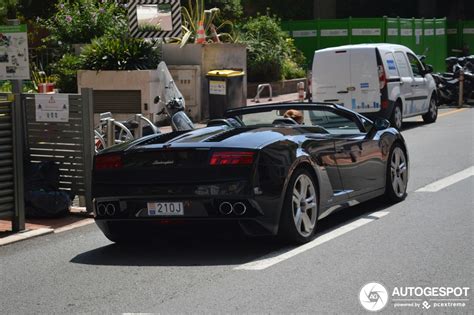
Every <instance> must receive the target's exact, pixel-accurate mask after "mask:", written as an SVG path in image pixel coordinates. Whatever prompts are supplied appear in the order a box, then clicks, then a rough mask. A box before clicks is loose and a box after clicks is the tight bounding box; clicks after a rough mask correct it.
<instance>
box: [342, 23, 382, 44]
mask: <svg viewBox="0 0 474 315" xmlns="http://www.w3.org/2000/svg"><path fill="white" fill-rule="evenodd" d="M349 27H350V34H349V38H350V43H351V44H365V43H383V42H384V39H385V37H384V33H385V23H384V19H376V18H375V19H358V18H357V19H356V18H351V19H349Z"/></svg>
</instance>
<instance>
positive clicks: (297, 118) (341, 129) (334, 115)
mask: <svg viewBox="0 0 474 315" xmlns="http://www.w3.org/2000/svg"><path fill="white" fill-rule="evenodd" d="M234 118H235V119H237V120H240V121H241V122H242V123H243V124H244V125H245V126H276V125H278V126H282V125H285V126H298V127H322V128H323V130H325V131H327V132H329V133H337V134H341V133H359V132H360V128H359V125H358V124H357V122H356V121H355V120H354V119H351V117H348V116H346V115H341V114H340V113H338V112H336V111H331V110H325V109H292V108H285V109H275V110H266V111H261V112H249V113H245V112H243V113H240V115H238V116H235V117H234Z"/></svg>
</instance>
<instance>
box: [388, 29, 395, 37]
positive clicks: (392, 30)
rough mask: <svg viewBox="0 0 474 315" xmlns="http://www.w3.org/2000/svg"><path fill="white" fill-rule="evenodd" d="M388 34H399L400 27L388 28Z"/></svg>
mask: <svg viewBox="0 0 474 315" xmlns="http://www.w3.org/2000/svg"><path fill="white" fill-rule="evenodd" d="M387 35H389V36H398V29H396V28H388V29H387Z"/></svg>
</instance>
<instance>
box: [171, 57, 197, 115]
mask: <svg viewBox="0 0 474 315" xmlns="http://www.w3.org/2000/svg"><path fill="white" fill-rule="evenodd" d="M168 70H169V71H170V73H171V76H172V77H173V80H174V82H175V83H176V86H177V87H178V89H179V91H180V92H181V94H183V97H184V101H185V103H186V109H185V110H186V114H187V115H188V116H189V118H191V120H192V121H194V122H199V121H201V120H202V119H203V117H202V109H201V66H196V65H181V66H175V65H168Z"/></svg>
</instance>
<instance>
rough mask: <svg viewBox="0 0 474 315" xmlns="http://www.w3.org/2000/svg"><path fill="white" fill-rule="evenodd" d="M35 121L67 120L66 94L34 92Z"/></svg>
mask: <svg viewBox="0 0 474 315" xmlns="http://www.w3.org/2000/svg"><path fill="white" fill-rule="evenodd" d="M35 109H36V121H38V122H68V121H69V95H68V94H36V95H35Z"/></svg>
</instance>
